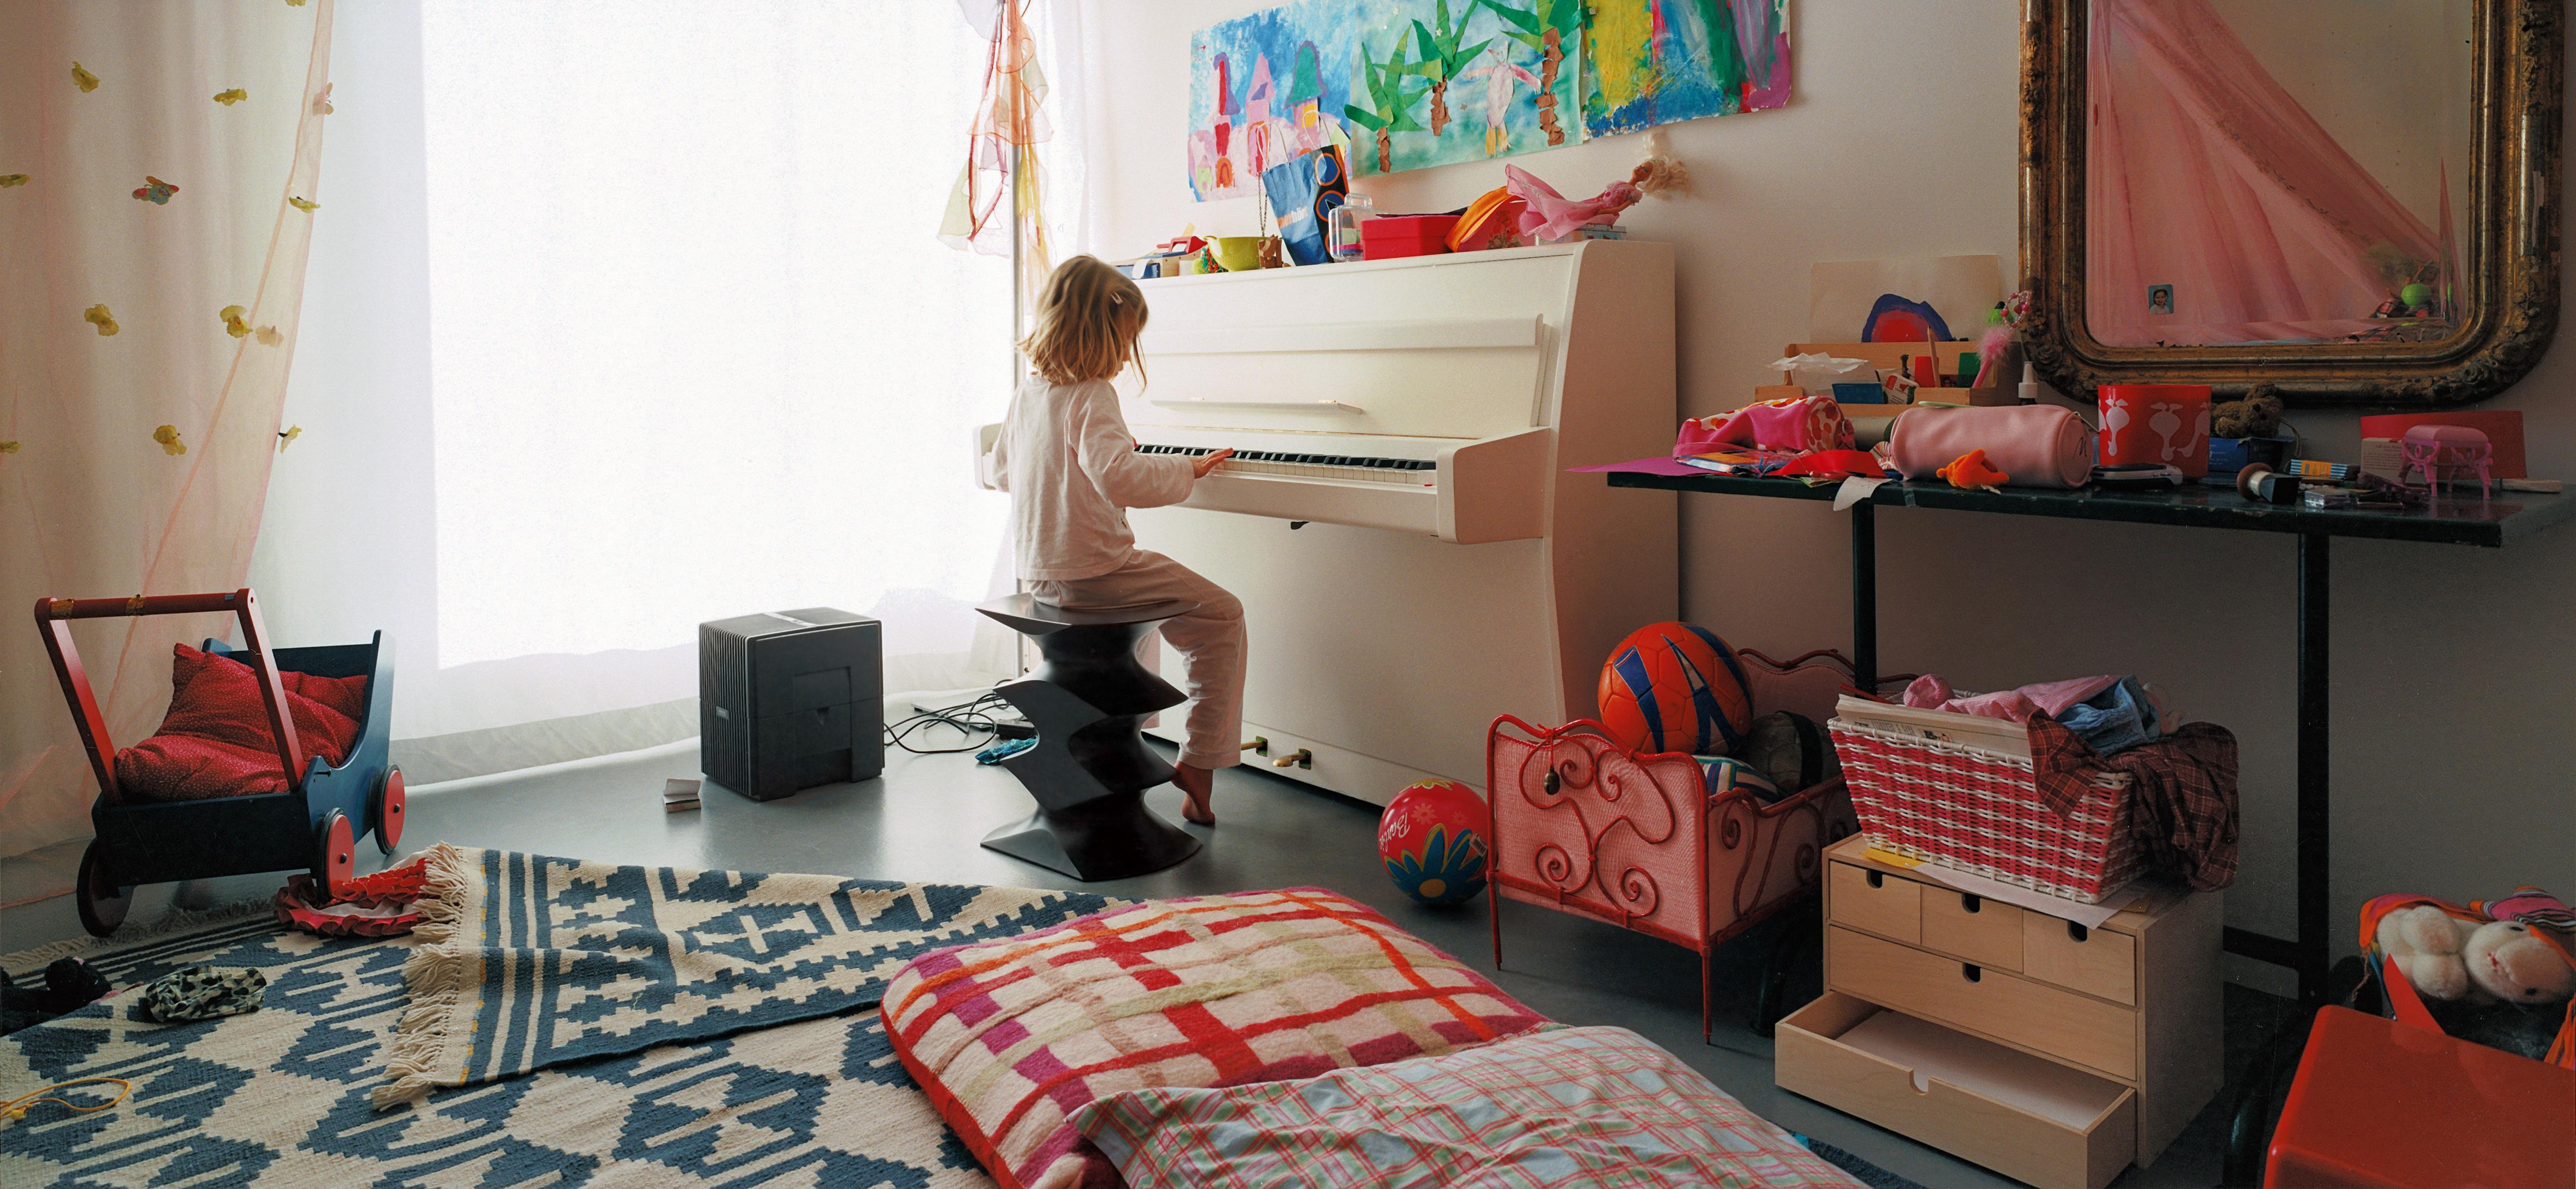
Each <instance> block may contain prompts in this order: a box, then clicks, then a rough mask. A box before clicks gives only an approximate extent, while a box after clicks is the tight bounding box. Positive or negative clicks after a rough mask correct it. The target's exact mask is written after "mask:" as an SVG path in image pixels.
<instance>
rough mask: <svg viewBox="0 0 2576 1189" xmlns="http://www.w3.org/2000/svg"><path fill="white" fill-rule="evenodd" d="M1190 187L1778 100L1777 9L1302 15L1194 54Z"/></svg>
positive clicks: (1214, 29)
mask: <svg viewBox="0 0 2576 1189" xmlns="http://www.w3.org/2000/svg"><path fill="white" fill-rule="evenodd" d="M1190 78H1191V84H1190V129H1189V162H1190V188H1191V190H1192V192H1193V193H1195V194H1196V195H1197V196H1198V197H1199V198H1202V199H1209V198H1231V197H1236V196H1239V195H1247V194H1251V193H1253V192H1254V188H1255V187H1256V185H1257V184H1258V181H1259V178H1260V174H1261V171H1262V170H1264V169H1268V168H1269V167H1271V166H1273V165H1277V164H1279V163H1281V162H1284V161H1286V160H1288V159H1289V158H1291V157H1295V156H1296V155H1298V154H1300V153H1305V152H1310V151H1313V150H1315V149H1319V148H1322V147H1324V146H1326V145H1340V146H1342V148H1343V151H1344V152H1345V154H1347V155H1348V157H1349V159H1350V162H1351V166H1352V168H1353V169H1354V170H1356V171H1357V172H1358V173H1359V174H1360V175H1361V176H1363V177H1366V176H1368V175H1371V174H1379V173H1394V172H1397V171H1399V170H1406V169H1421V168H1424V167H1426V166H1432V165H1446V164H1449V163H1451V162H1456V161H1482V160H1486V159H1488V158H1493V157H1504V156H1510V155H1512V154H1515V153H1526V152H1532V151H1535V150H1539V149H1547V148H1553V147H1556V146H1558V145H1565V144H1574V143H1578V142H1580V141H1582V140H1584V139H1586V138H1589V137H1594V136H1615V135H1618V134H1621V133H1626V132H1636V131H1641V130H1643V129H1646V128H1649V127H1652V126H1654V125H1657V124H1669V123H1673V122H1676V121H1680V120H1690V119H1697V118H1700V117H1702V116H1721V115H1732V114H1734V113H1737V112H1746V111H1759V110H1762V109H1765V108H1774V107H1780V106H1783V105H1785V104H1786V103H1788V101H1789V83H1790V66H1789V26H1788V0H1300V2H1299V3H1296V4H1291V5H1287V6H1285V7H1281V8H1273V9H1267V10H1264V11H1261V12H1256V13H1253V14H1251V15H1250V16H1246V17H1241V18H1239V19H1236V20H1231V21H1224V22H1220V23H1218V24H1215V25H1211V26H1209V27H1207V28H1204V29H1201V30H1199V31H1198V32H1197V33H1196V34H1195V35H1193V36H1192V37H1191V39H1190Z"/></svg>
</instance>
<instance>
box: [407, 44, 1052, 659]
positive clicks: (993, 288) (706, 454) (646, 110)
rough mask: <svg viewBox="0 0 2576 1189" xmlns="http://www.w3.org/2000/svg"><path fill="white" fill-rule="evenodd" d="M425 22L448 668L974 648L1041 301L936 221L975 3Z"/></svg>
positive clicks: (975, 61) (959, 113)
mask: <svg viewBox="0 0 2576 1189" xmlns="http://www.w3.org/2000/svg"><path fill="white" fill-rule="evenodd" d="M424 16H425V24H424V29H423V32H424V50H425V53H424V57H423V67H424V84H425V98H426V100H427V117H428V120H427V131H428V161H429V260H430V302H431V312H430V318H431V332H430V343H431V356H430V367H431V383H432V391H433V394H434V395H433V400H434V401H435V408H436V414H437V419H436V424H437V440H436V456H437V472H436V473H437V484H438V540H439V547H438V621H439V663H440V664H441V665H442V666H454V665H462V664H467V663H471V662H476V661H493V660H503V659H507V658H512V657H520V656H527V655H531V654H539V653H593V652H602V651H608V650H615V649H659V648H665V647H668V646H671V645H675V644H683V643H686V642H687V641H690V640H692V639H693V638H694V630H695V626H696V625H697V623H698V622H699V621H701V620H705V619H710V618H715V617H718V616H723V615H731V614H742V613H745V612H749V611H757V610H767V609H778V608H786V607H797V606H812V605H817V604H831V605H835V606H840V607H844V608H847V609H851V610H858V611H867V610H871V609H878V608H885V609H886V610H888V611H889V612H890V613H893V612H897V611H900V612H901V614H897V615H896V617H895V618H894V619H893V620H892V621H891V622H890V623H889V625H888V627H889V632H890V634H891V636H892V637H893V638H892V639H890V640H889V641H888V645H889V651H895V652H963V651H965V646H964V637H963V634H962V633H963V632H964V631H965V630H966V629H967V626H968V623H969V621H968V619H967V618H966V615H967V604H969V603H971V602H972V601H973V600H974V599H976V598H977V597H979V596H981V595H982V594H983V592H984V588H985V586H986V583H987V581H988V578H989V575H990V571H991V561H992V558H991V550H990V543H991V542H992V541H993V540H995V539H996V535H997V534H998V533H999V531H1000V527H1001V518H1002V515H1003V509H1002V508H1001V507H1000V506H999V505H998V504H997V503H996V502H995V501H991V500H986V499H982V498H977V497H976V496H975V495H974V493H973V489H972V485H971V483H970V480H969V477H968V468H967V467H966V466H964V465H962V463H961V462H960V444H961V443H963V442H965V441H967V440H968V433H969V430H970V428H971V427H972V426H973V425H975V424H977V423H978V422H979V421H989V420H992V419H993V418H994V417H995V416H997V415H998V414H999V412H1000V411H1001V409H1002V407H1003V404H1004V403H1005V402H1006V401H1007V399H1008V392H1007V386H1008V383H1009V375H1010V370H1009V369H1010V359H1009V354H1008V351H1009V348H1008V342H1009V325H1010V324H1009V315H1010V290H1009V277H1008V274H1007V270H1006V269H1005V268H1004V267H1003V266H1002V265H1001V264H1000V263H999V262H997V261H994V260H989V259H980V258H976V257H973V256H969V255H963V254H959V253H956V252H952V251H949V250H948V249H946V248H944V247H942V246H941V245H940V244H939V243H937V242H936V241H935V240H934V239H933V238H932V236H931V234H930V231H931V229H932V228H934V227H935V226H936V225H937V222H938V218H939V215H940V212H941V210H942V209H943V207H944V206H945V203H946V199H947V193H948V186H949V183H950V182H952V181H953V180H954V176H955V169H956V160H957V152H956V146H957V144H958V142H959V140H960V129H961V128H962V127H963V125H964V121H965V119H966V117H967V114H968V112H969V110H970V108H971V106H972V104H973V102H974V99H975V96H976V89H977V87H978V85H979V83H980V81H981V78H982V65H983V55H984V47H983V46H982V45H980V44H978V43H977V42H976V41H975V39H974V36H973V33H972V31H971V30H969V29H968V28H967V27H966V25H965V23H964V22H963V21H961V20H959V19H958V15H957V13H956V11H955V10H954V9H950V8H947V7H946V6H941V5H931V4H922V3H918V2H917V0H880V2H877V3H865V4H813V3H806V2H801V0H786V2H779V3H768V4H761V3H749V4H725V5H708V4H704V3H700V2H697V0H670V2H631V0H630V2H628V3H621V4H617V5H600V4H595V3H589V2H587V0H582V2H555V3H546V2H542V0H540V2H533V3H530V2H514V3H510V4H497V5H496V4H472V5H466V4H434V5H430V6H428V7H427V9H426V10H425V13H424ZM889 600H891V601H892V603H893V604H894V606H892V607H889V606H887V604H888V603H889ZM691 692H694V688H693V687H692V689H689V690H672V691H670V693H671V695H672V696H683V695H685V694H687V693H691Z"/></svg>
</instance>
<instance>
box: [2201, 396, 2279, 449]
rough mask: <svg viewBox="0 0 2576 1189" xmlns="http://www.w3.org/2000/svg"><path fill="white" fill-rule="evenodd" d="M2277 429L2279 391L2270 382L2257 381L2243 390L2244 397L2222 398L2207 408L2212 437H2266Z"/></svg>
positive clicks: (2276, 431)
mask: <svg viewBox="0 0 2576 1189" xmlns="http://www.w3.org/2000/svg"><path fill="white" fill-rule="evenodd" d="M2280 430H2281V396H2280V390H2279V389H2277V388H2274V387H2273V386H2272V385H2270V384H2257V385H2255V386H2254V387H2252V388H2250V389H2247V390H2246V392H2245V399H2243V400H2231V401H2225V402H2222V403H2220V404H2219V405H2218V406H2217V407H2216V408H2213V409H2211V410H2210V411H2209V436H2211V437H2213V438H2268V437H2271V436H2272V435H2273V434H2276V433H2279V432H2280Z"/></svg>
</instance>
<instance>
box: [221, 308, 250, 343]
mask: <svg viewBox="0 0 2576 1189" xmlns="http://www.w3.org/2000/svg"><path fill="white" fill-rule="evenodd" d="M248 313H250V311H248V310H245V309H243V308H241V307H240V306H225V307H224V308H223V309H221V310H218V311H216V312H215V317H217V318H221V319H223V323H224V333H225V334H229V335H231V336H233V337H234V338H237V339H238V338H248V337H250V323H249V321H247V320H246V319H245V317H244V315H246V314H248Z"/></svg>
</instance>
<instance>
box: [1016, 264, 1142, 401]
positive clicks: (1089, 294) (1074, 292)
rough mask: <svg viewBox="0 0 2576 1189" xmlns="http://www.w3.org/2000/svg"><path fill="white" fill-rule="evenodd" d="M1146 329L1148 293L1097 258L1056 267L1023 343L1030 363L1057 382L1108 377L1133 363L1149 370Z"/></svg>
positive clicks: (1138, 370)
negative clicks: (1141, 340) (1140, 350)
mask: <svg viewBox="0 0 2576 1189" xmlns="http://www.w3.org/2000/svg"><path fill="white" fill-rule="evenodd" d="M1144 331H1145V291H1144V290H1142V289H1139V288H1137V287H1136V282H1134V281H1132V280H1129V279H1128V278H1127V277H1126V275H1125V274H1123V273H1120V272H1119V271H1118V270H1117V269H1114V268H1111V267H1109V266H1108V265H1106V264H1103V263H1101V262H1100V261H1099V259H1097V258H1096V257H1091V256H1076V257H1074V258H1073V259H1071V260H1067V261H1065V262H1064V263H1063V264H1060V265H1057V266H1056V270H1055V272H1054V273H1053V274H1052V275H1050V276H1048V277H1047V282H1046V288H1045V289H1044V290H1042V291H1041V292H1040V293H1039V294H1038V317H1037V328H1036V329H1035V330H1032V331H1030V332H1029V337H1028V338H1026V339H1024V340H1022V341H1021V342H1020V350H1021V351H1022V352H1023V353H1025V354H1026V355H1027V356H1028V357H1029V366H1031V367H1034V368H1036V369H1037V372H1038V374H1039V375H1041V376H1044V377H1046V378H1047V379H1048V380H1049V381H1051V382H1054V383H1057V384H1079V383H1082V382H1084V381H1086V380H1106V379H1109V378H1110V377H1112V376H1115V375H1117V374H1118V373H1119V372H1120V371H1121V370H1123V369H1124V368H1125V367H1126V366H1127V365H1128V364H1129V363H1131V362H1132V363H1134V364H1135V365H1136V374H1137V375H1139V376H1142V375H1144V374H1145V363H1144V360H1143V359H1142V358H1140V357H1138V355H1137V354H1136V336H1138V335H1140V334H1143V333H1144Z"/></svg>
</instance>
